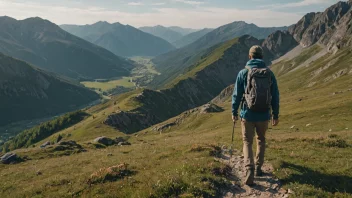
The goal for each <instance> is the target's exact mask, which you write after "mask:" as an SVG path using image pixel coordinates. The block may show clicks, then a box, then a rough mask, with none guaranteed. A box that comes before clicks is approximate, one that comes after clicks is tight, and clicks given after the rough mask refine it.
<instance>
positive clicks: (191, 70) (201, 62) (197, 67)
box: [165, 38, 238, 87]
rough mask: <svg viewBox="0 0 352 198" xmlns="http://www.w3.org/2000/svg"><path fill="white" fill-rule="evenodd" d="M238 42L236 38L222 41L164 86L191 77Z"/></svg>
mask: <svg viewBox="0 0 352 198" xmlns="http://www.w3.org/2000/svg"><path fill="white" fill-rule="evenodd" d="M237 42H238V38H235V39H232V40H230V41H228V42H225V43H223V44H222V45H220V46H219V47H217V48H216V49H214V50H211V52H210V54H209V55H207V56H205V57H203V58H201V59H200V60H199V61H198V62H197V63H196V64H195V66H193V67H189V68H188V69H187V71H185V73H184V74H182V75H180V76H178V77H177V78H175V79H173V80H172V81H171V82H169V83H167V84H166V85H165V87H172V86H174V85H176V84H177V83H178V82H180V81H181V80H185V79H187V78H192V77H194V76H195V75H196V74H197V72H200V71H202V70H203V69H204V68H206V67H207V66H209V65H211V64H213V63H214V62H216V61H218V60H219V59H221V57H222V56H223V55H224V53H225V51H226V50H227V49H229V48H230V47H231V46H232V45H234V44H236V43H237Z"/></svg>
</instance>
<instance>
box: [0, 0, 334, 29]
mask: <svg viewBox="0 0 352 198" xmlns="http://www.w3.org/2000/svg"><path fill="white" fill-rule="evenodd" d="M336 2H338V0H132V1H131V0H130V1H128V0H60V1H58V0H0V16H9V17H13V18H15V19H18V20H21V19H25V18H29V17H37V16H38V17H41V18H44V19H47V20H50V21H51V22H53V23H56V24H58V25H61V24H78V25H84V24H92V23H95V22H97V21H107V22H110V23H114V22H120V23H122V24H129V25H132V26H135V27H141V26H155V25H163V26H180V27H188V28H197V29H200V28H205V27H207V28H216V27H219V26H221V25H224V24H228V23H231V22H233V21H245V22H247V23H254V24H256V25H258V26H261V27H273V26H288V25H291V24H294V23H296V22H297V21H298V20H299V19H301V18H302V16H304V15H305V14H306V13H308V12H318V11H324V10H325V9H326V8H328V7H329V6H331V5H333V4H335V3H336Z"/></svg>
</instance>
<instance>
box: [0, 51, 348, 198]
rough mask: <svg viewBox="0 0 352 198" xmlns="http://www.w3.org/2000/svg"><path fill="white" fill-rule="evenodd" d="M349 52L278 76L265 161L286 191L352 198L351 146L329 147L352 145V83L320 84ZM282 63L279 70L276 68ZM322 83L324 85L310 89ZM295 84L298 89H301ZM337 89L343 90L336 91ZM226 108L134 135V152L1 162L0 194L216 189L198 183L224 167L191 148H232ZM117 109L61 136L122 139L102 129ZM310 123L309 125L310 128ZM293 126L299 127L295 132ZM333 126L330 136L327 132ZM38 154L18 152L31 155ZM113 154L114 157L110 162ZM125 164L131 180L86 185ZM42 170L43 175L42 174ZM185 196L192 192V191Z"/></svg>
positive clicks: (344, 79) (343, 64)
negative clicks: (276, 120) (277, 111)
mask: <svg viewBox="0 0 352 198" xmlns="http://www.w3.org/2000/svg"><path fill="white" fill-rule="evenodd" d="M350 53H351V52H349V51H341V52H339V53H338V54H337V55H336V56H332V55H331V56H325V57H323V58H321V59H319V60H317V61H315V62H314V63H312V64H310V65H309V66H308V67H304V68H300V69H298V70H295V71H293V72H289V73H286V74H284V75H279V86H280V90H281V95H282V101H281V104H282V109H281V123H280V126H279V127H277V128H271V129H269V132H268V135H267V136H268V150H267V160H269V161H270V162H272V163H273V164H274V165H275V170H276V171H275V174H276V175H277V176H278V177H279V178H280V179H282V180H283V182H284V187H287V188H291V189H293V190H294V191H295V193H296V196H298V197H308V196H318V197H332V196H340V197H352V191H351V189H352V186H351V185H352V171H351V166H350V164H351V163H352V147H347V148H339V147H331V146H329V145H331V143H333V142H337V141H336V140H337V139H339V140H345V141H346V142H347V143H348V144H350V145H351V144H352V136H351V129H352V125H351V119H352V111H351V109H352V101H351V98H352V91H347V89H349V88H351V83H352V78H351V75H345V76H341V77H340V78H337V79H335V80H332V81H330V82H325V83H324V82H321V80H322V79H325V78H326V77H329V76H330V75H331V74H332V73H335V72H336V71H340V70H341V69H344V68H349V67H350V65H351V64H350V63H351V61H352V58H350V57H351V55H350ZM339 56H341V58H340V59H338V60H339V61H337V62H335V64H332V66H330V67H329V69H327V70H325V71H323V72H321V73H320V74H319V78H318V77H317V78H316V79H315V78H313V77H312V76H311V72H313V71H315V70H317V69H318V68H321V67H323V66H325V65H327V64H328V62H330V60H333V59H334V58H336V57H339ZM298 58H299V59H300V58H301V57H298ZM283 63H284V62H281V63H278V64H277V65H274V66H273V69H274V70H275V68H276V67H280V66H281V65H282V64H283ZM349 70H351V68H349ZM318 79H319V81H320V83H319V84H317V85H315V86H313V87H308V86H307V85H308V84H310V83H311V82H312V81H318ZM297 82H299V83H300V84H299V85H297V84H296V83H297ZM339 91H343V93H340V94H337V95H333V94H332V93H333V92H339ZM133 94H138V93H137V91H136V92H135V93H132V95H133ZM130 96H131V94H124V95H122V96H120V98H119V99H116V100H118V101H121V102H122V103H124V101H126V100H127V99H128V98H129V97H130ZM300 99H302V100H301V101H299V100H300ZM127 101H128V100H127ZM118 105H120V104H118ZM221 106H223V107H224V109H225V111H224V112H221V113H213V114H199V115H193V116H190V117H188V118H186V120H184V122H183V123H182V125H180V126H176V127H173V128H171V129H169V130H168V131H166V132H163V133H159V132H154V131H152V130H151V129H147V130H144V131H142V132H140V133H139V134H138V136H130V137H129V138H130V139H129V141H130V142H131V143H132V146H131V147H110V148H107V149H100V150H95V149H88V152H87V153H81V154H77V155H72V156H67V157H61V158H46V159H39V160H31V161H27V162H24V163H21V164H18V165H11V166H4V165H0V177H1V179H2V180H3V181H4V182H2V183H1V184H0V196H1V197H9V196H10V194H11V197H16V196H18V197H20V196H35V195H37V197H41V196H42V197H48V196H50V197H55V196H56V197H65V196H67V197H68V196H71V195H72V194H76V195H77V194H78V195H85V196H88V195H89V196H96V197H117V196H119V197H126V196H127V197H138V196H140V197H147V196H149V195H150V194H155V193H157V192H158V189H159V190H160V189H166V187H170V185H168V184H167V183H168V182H167V181H174V180H175V178H181V179H182V180H183V181H184V182H185V183H186V184H188V185H195V186H198V189H201V191H203V192H206V191H208V190H209V189H212V188H211V187H209V186H208V184H207V182H200V180H201V179H202V178H204V177H215V176H213V175H210V173H209V169H210V168H212V167H215V166H219V164H218V163H216V162H214V160H213V158H212V157H210V156H209V155H208V153H207V152H200V153H194V152H190V149H191V147H192V145H194V144H211V143H215V144H219V145H229V144H230V137H231V130H232V126H231V120H230V119H231V118H230V116H229V115H230V101H227V102H225V103H224V104H222V105H221ZM123 107H124V108H125V107H126V108H128V105H126V103H125V105H123ZM114 108H115V106H114V105H113V101H110V102H108V103H106V104H102V105H99V106H97V107H94V108H93V109H90V110H89V112H90V113H94V114H95V115H97V118H96V119H93V118H92V117H90V118H88V119H86V120H85V121H83V122H81V123H79V124H77V125H76V129H74V128H73V127H72V128H70V129H67V130H65V131H63V132H62V133H71V134H72V136H71V137H70V138H69V139H73V140H77V141H79V142H80V143H82V144H83V145H85V144H84V143H85V142H87V141H90V140H92V139H94V138H95V137H97V136H99V135H106V136H109V137H116V136H119V135H122V134H121V133H119V132H117V131H115V130H113V129H111V128H109V127H107V126H105V125H102V124H101V121H102V120H103V118H104V116H103V114H104V112H106V113H107V112H108V111H113V110H114ZM308 123H311V124H312V125H311V126H310V127H306V124H308ZM292 125H295V128H298V130H297V129H290V128H291V126H292ZM346 128H349V129H348V130H346ZM330 129H332V132H329V130H330ZM332 134H334V135H336V137H335V136H334V135H332ZM329 143H330V144H329ZM241 146H242V143H241V140H240V129H239V127H237V128H236V139H235V147H236V148H238V149H240V148H241ZM338 146H343V144H342V143H340V144H338ZM33 150H35V149H27V150H21V151H18V153H20V154H21V153H27V154H28V155H29V156H30V155H31V153H33V152H34V151H33ZM108 153H112V154H113V156H111V157H108V156H107V154H108ZM22 155H23V154H22ZM122 162H126V163H129V164H130V166H131V168H132V169H133V170H135V171H137V173H136V174H135V175H133V176H132V177H131V178H129V179H125V180H121V181H117V182H112V183H105V184H99V185H94V186H91V187H88V185H87V184H86V181H87V179H88V178H89V176H90V174H91V173H93V172H95V171H97V170H98V169H99V168H103V167H109V166H112V165H116V164H120V163H122ZM191 167H194V168H191ZM38 170H40V171H41V172H42V173H43V174H42V175H39V176H37V175H36V172H37V171H38ZM215 178H216V179H219V178H218V177H215ZM187 192H193V191H192V190H189V189H188V190H187ZM344 192H345V194H344Z"/></svg>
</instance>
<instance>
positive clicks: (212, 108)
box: [199, 103, 224, 114]
mask: <svg viewBox="0 0 352 198" xmlns="http://www.w3.org/2000/svg"><path fill="white" fill-rule="evenodd" d="M199 111H200V113H202V114H204V113H216V112H222V111H224V109H222V108H221V107H219V106H217V105H215V104H212V103H208V104H205V105H203V106H201V107H200V109H199Z"/></svg>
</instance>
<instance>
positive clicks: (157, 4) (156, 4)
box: [151, 3, 166, 6]
mask: <svg viewBox="0 0 352 198" xmlns="http://www.w3.org/2000/svg"><path fill="white" fill-rule="evenodd" d="M165 4H166V3H152V4H151V5H154V6H161V5H165Z"/></svg>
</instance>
